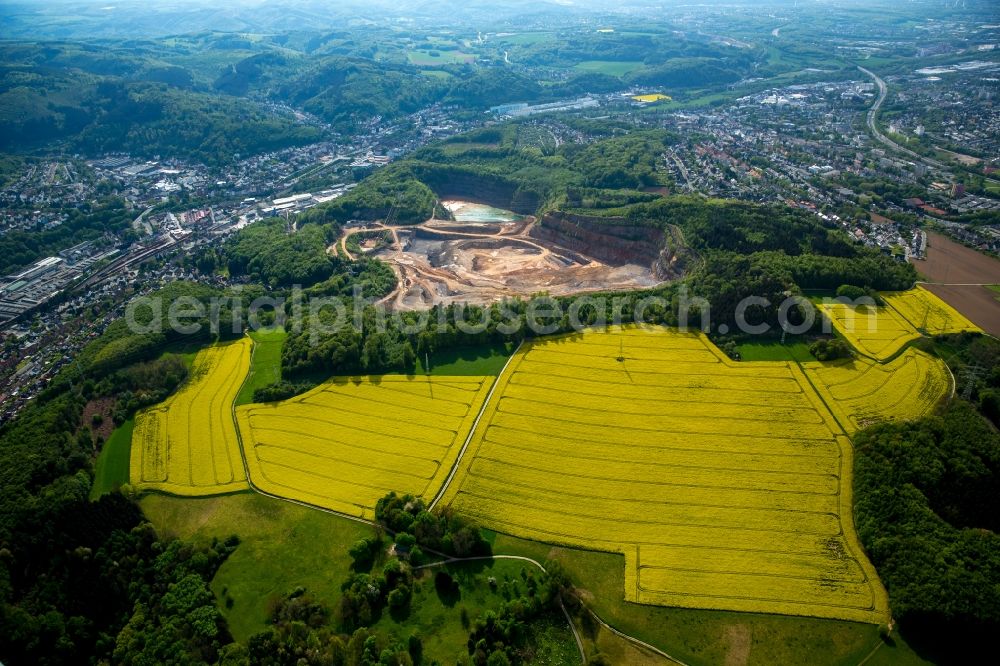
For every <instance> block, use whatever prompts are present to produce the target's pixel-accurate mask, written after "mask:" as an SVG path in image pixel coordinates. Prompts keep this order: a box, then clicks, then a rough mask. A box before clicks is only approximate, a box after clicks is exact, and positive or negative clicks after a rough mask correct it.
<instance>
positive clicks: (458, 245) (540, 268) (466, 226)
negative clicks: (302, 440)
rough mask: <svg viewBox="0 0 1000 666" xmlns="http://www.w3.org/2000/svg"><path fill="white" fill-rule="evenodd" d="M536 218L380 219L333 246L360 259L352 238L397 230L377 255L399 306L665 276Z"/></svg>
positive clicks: (572, 290) (624, 285)
mask: <svg viewBox="0 0 1000 666" xmlns="http://www.w3.org/2000/svg"><path fill="white" fill-rule="evenodd" d="M445 203H446V205H448V204H452V205H454V204H455V203H457V202H445ZM462 205H463V206H469V204H464V203H463V204H462ZM512 216H513V215H512ZM537 224H538V221H537V220H536V219H535V218H534V217H531V216H528V217H524V218H519V219H513V220H511V219H498V220H490V221H484V220H480V219H476V220H468V219H467V220H458V221H454V220H441V219H436V218H432V219H430V220H427V221H426V222H423V223H421V224H417V225H408V226H385V225H383V224H382V223H381V222H374V223H371V224H369V225H368V226H367V227H366V228H360V229H348V230H346V231H345V232H344V234H343V235H342V236H341V237H340V238H339V239H338V241H337V243H336V245H335V247H334V248H331V251H335V250H336V251H339V252H341V253H342V254H344V255H346V256H348V257H350V258H352V259H353V258H354V255H353V254H352V253H350V252H349V251H348V249H347V240H348V238H350V237H351V236H353V235H355V234H367V235H371V234H372V233H373V232H378V231H390V232H391V234H392V242H391V243H389V245H388V246H387V247H386V246H383V247H381V248H378V249H376V250H373V251H371V252H370V255H371V256H375V257H378V258H379V259H382V260H383V261H385V262H387V263H388V264H389V265H390V266H392V267H393V270H394V271H395V273H396V277H397V280H398V286H397V288H396V290H395V291H394V292H392V293H391V294H389V295H388V296H386V297H385V298H383V299H382V300H381V301H380V302H381V303H382V304H384V305H387V306H388V307H389V308H390V309H393V310H421V309H426V308H428V307H431V306H432V305H436V304H449V303H476V304H486V303H492V302H495V301H497V300H500V299H502V298H504V297H511V296H528V295H530V294H533V293H537V292H540V291H544V292H548V293H549V294H551V295H553V296H563V295H567V294H576V293H584V292H595V291H608V290H619V289H640V288H645V287H651V286H654V285H656V284H658V283H659V282H660V280H658V279H657V278H656V277H655V275H654V272H653V269H652V266H649V265H644V262H643V261H642V260H641V259H640V260H637V261H636V262H635V263H628V262H616V265H612V264H611V263H607V262H603V261H600V260H598V259H596V258H594V257H592V256H588V255H587V254H585V253H581V252H577V251H573V250H569V249H567V248H565V247H561V246H560V245H558V244H557V243H555V242H552V241H549V240H543V239H540V238H535V237H533V236H532V230H533V229H534V227H535V226H536V225H537Z"/></svg>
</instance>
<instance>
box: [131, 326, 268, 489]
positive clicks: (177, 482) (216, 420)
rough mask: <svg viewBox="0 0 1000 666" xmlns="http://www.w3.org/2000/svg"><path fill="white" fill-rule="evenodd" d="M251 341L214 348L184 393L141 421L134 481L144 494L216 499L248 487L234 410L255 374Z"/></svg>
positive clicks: (135, 438)
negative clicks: (246, 380)
mask: <svg viewBox="0 0 1000 666" xmlns="http://www.w3.org/2000/svg"><path fill="white" fill-rule="evenodd" d="M250 349H251V342H250V340H249V339H243V340H240V341H238V342H232V343H229V344H224V345H216V346H212V347H208V348H206V349H204V350H202V351H200V352H198V355H197V356H196V357H195V360H194V367H193V368H192V370H191V376H190V377H189V378H188V381H187V382H186V383H185V384H184V386H182V387H181V389H180V390H179V391H178V392H177V393H176V394H174V395H173V396H171V397H170V398H168V399H167V400H165V401H164V402H162V403H160V404H159V405H157V406H155V407H152V408H150V409H146V410H143V411H141V412H139V414H137V415H136V418H135V429H134V430H133V431H132V454H131V460H130V470H129V478H130V482H131V483H132V485H134V486H136V487H137V488H138V489H140V490H160V491H163V492H169V493H173V494H176V495H213V494H218V493H226V492H233V491H236V490H244V489H246V488H247V487H248V484H247V480H246V473H245V472H244V469H243V460H242V458H241V457H240V448H239V440H238V438H237V436H236V426H235V425H234V423H233V416H232V405H233V400H234V399H235V398H236V394H237V393H238V392H239V389H240V385H241V383H242V382H243V379H244V378H245V377H246V374H247V372H248V370H249V368H250Z"/></svg>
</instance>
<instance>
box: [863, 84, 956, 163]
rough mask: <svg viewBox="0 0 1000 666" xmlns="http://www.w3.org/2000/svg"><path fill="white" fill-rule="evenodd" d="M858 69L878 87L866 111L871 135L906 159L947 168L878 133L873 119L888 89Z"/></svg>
mask: <svg viewBox="0 0 1000 666" xmlns="http://www.w3.org/2000/svg"><path fill="white" fill-rule="evenodd" d="M858 69H860V70H861V71H862V72H864V73H865V74H867V75H868V76H870V77H872V79H874V80H875V85H877V86H878V99H877V100H875V104H873V105H872V108H870V109H868V129H869V130H870V131H871V133H872V135H873V136H874V137H875V138H876V139H877V140H878V141H879V142H880V143H882V144H884V145H885V146H888V147H889V148H892V149H893V150H895V151H897V152H900V153H903V154H904V155H906V156H907V157H912V158H913V159H915V160H917V161H918V162H923V163H924V164H927V165H930V166H933V167H936V168H938V169H945V168H947V167H945V165H944V164H942V163H941V162H938V161H937V160H932V159H931V158H929V157H924V156H923V155H920V154H918V153H915V152H913V151H912V150H910V149H909V148H904V147H903V146H901V145H899V144H898V143H896V142H895V141H893V140H892V139H890V138H889V137H887V136H886V135H885V134H882V132H881V131H879V128H878V125H877V124H876V122H875V119H876V118H878V112H879V111H880V110H881V108H882V103H883V102H885V97H886V95H887V94H888V92H889V88H888V86H886V85H885V81H883V80H882V79H881V77H879V76H878V75H877V74H875V72H873V71H871V70H868V69H865V68H864V67H861V66H860V65H858Z"/></svg>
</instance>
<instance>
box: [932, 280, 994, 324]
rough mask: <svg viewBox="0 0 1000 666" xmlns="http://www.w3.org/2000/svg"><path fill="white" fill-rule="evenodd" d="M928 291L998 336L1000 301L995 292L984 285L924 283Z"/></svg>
mask: <svg viewBox="0 0 1000 666" xmlns="http://www.w3.org/2000/svg"><path fill="white" fill-rule="evenodd" d="M924 286H925V287H926V288H927V290H928V291H931V292H933V293H935V294H937V295H938V296H939V297H940V298H941V300H943V301H944V302H945V303H947V304H949V305H950V306H952V307H953V308H955V309H956V310H958V311H959V312H961V313H962V314H964V315H965V316H966V317H968V318H969V319H970V320H971V321H972V323H973V324H975V325H977V326H979V328H981V329H983V330H984V331H986V332H987V333H989V334H990V335H995V336H998V337H1000V301H997V299H996V296H998V295H1000V294H997V293H995V292H993V291H991V290H990V289H988V288H986V287H977V286H971V287H969V286H965V287H963V286H959V285H951V284H947V285H945V284H928V285H924Z"/></svg>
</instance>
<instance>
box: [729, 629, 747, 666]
mask: <svg viewBox="0 0 1000 666" xmlns="http://www.w3.org/2000/svg"><path fill="white" fill-rule="evenodd" d="M725 639H726V642H727V643H728V644H729V647H728V648H727V650H726V666H745V665H746V664H747V662H749V661H750V627H748V626H747V625H745V624H732V625H729V626H728V627H726V632H725Z"/></svg>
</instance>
